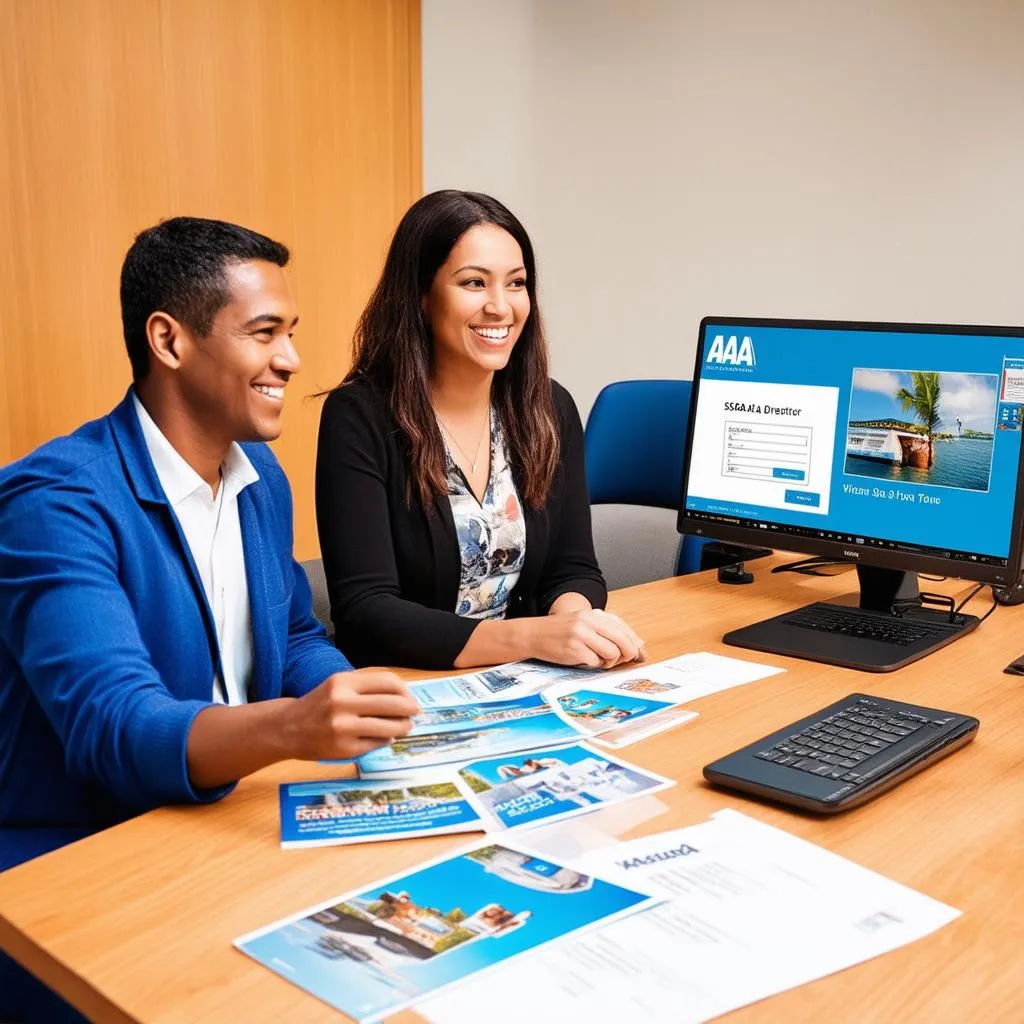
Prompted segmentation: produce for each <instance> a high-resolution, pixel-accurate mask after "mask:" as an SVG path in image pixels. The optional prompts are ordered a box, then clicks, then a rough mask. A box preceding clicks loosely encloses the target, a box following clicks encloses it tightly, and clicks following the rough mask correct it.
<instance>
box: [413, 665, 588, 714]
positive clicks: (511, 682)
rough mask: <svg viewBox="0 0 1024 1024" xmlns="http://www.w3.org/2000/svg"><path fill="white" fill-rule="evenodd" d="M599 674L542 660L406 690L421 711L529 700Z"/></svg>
mask: <svg viewBox="0 0 1024 1024" xmlns="http://www.w3.org/2000/svg"><path fill="white" fill-rule="evenodd" d="M599 673H600V669H590V668H572V667H569V666H566V665H547V664H545V663H544V662H542V661H513V662H509V663H508V664H506V665H496V666H495V667H494V668H488V669H484V670H482V671H480V672H468V673H466V674H465V675H459V676H445V677H444V678H442V679H428V680H426V681H424V682H421V683H411V684H410V685H409V690H410V692H411V693H412V695H413V696H414V697H415V698H416V700H417V701H419V704H420V707H421V708H424V709H426V708H432V707H444V706H448V705H452V704H483V703H487V702H489V701H499V700H511V699H514V698H517V697H529V696H531V695H532V694H535V693H540V691H541V690H544V689H546V688H547V687H549V686H552V685H553V684H554V683H559V682H565V681H566V680H568V679H586V678H587V677H589V676H593V675H597V674H599Z"/></svg>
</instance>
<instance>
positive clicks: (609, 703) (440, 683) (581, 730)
mask: <svg viewBox="0 0 1024 1024" xmlns="http://www.w3.org/2000/svg"><path fill="white" fill-rule="evenodd" d="M781 671H782V669H778V668H772V667H770V666H767V665H756V664H753V663H752V662H748V661H739V660H737V659H735V658H723V657H720V656H718V655H714V654H703V653H701V654H684V655H682V656H681V657H678V658H672V659H671V660H669V661H662V662H658V663H656V664H651V665H640V666H638V667H631V668H628V669H624V670H619V671H614V672H601V671H596V670H593V669H574V668H562V667H560V666H557V665H544V664H541V663H539V662H529V661H527V662H516V663H514V664H510V665H499V666H498V667H497V668H493V669H487V670H485V671H482V672H474V673H471V674H469V675H463V676H455V677H450V678H446V679H432V680H429V681H428V682H424V683H414V684H413V685H412V686H411V687H410V689H411V690H412V693H413V696H414V697H415V698H416V699H417V700H418V701H419V703H420V706H421V707H422V708H423V711H422V713H421V714H420V715H418V716H417V717H416V719H415V725H414V728H413V730H412V732H410V733H409V735H408V736H404V737H402V739H400V740H396V741H395V742H394V743H392V744H391V745H390V746H387V747H381V748H380V749H378V750H374V751H372V752H371V753H369V754H366V755H365V756H364V757H361V758H359V761H358V765H359V774H360V775H361V776H362V777H363V778H376V777H380V776H385V775H396V774H408V773H409V772H410V771H411V770H414V769H417V768H430V767H435V766H437V765H441V764H451V763H454V762H460V761H469V760H472V759H474V758H479V757H486V756H490V755H496V754H505V753H511V752H513V751H519V750H536V749H538V748H541V747H549V746H552V745H555V744H560V743H569V742H572V741H574V740H578V739H580V738H587V739H593V740H594V741H595V742H597V743H600V744H602V745H605V746H609V747H612V748H614V747H621V746H625V745H626V744H627V743H635V742H636V741H637V740H639V739H643V738H644V737H646V736H651V735H654V734H655V733H656V732H661V731H662V730H663V729H668V728H671V727H672V726H674V725H679V724H680V723H682V722H685V721H689V720H690V719H692V718H695V717H696V712H693V711H687V710H685V709H684V708H683V707H682V706H681V705H683V704H685V703H687V702H689V701H692V700H696V699H697V698H698V697H704V696H707V695H708V694H711V693H715V692H717V691H719V690H724V689H728V688H730V687H733V686H739V685H741V684H743V683H749V682H753V681H754V680H756V679H763V678H765V677H766V676H770V675H774V674H776V673H777V672H781Z"/></svg>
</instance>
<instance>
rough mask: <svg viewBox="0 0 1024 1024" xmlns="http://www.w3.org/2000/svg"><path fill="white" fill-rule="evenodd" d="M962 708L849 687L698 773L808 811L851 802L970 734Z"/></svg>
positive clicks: (972, 723)
mask: <svg viewBox="0 0 1024 1024" xmlns="http://www.w3.org/2000/svg"><path fill="white" fill-rule="evenodd" d="M977 731H978V720H977V719H976V718H971V717H969V716H967V715H959V714H954V713H953V712H949V711H939V710H936V709H935V708H925V707H919V706H917V705H915V704H903V703H901V702H899V701H894V700H886V699H884V698H881V697H870V696H868V695H867V694H863V693H853V694H850V696H849V697H846V698H845V699H844V700H841V701H838V702H837V703H835V704H832V705H830V706H829V707H827V708H823V709H822V710H821V711H819V712H817V713H816V714H814V715H811V716H809V717H808V718H804V719H801V720H800V721H798V722H794V723H792V724H791V725H789V726H787V727H785V728H783V729H779V730H777V731H776V732H774V733H771V734H770V735H768V736H765V737H764V739H762V740H759V741H758V742H757V743H752V744H750V745H749V746H747V747H744V748H743V749H742V750H737V751H736V752H735V753H733V754H729V755H728V756H727V757H724V758H722V759H721V760H719V761H716V762H715V763H714V764H710V765H708V766H707V767H706V768H705V769H704V776H705V778H707V779H708V780H709V781H710V782H714V783H717V784H718V785H723V786H728V787H730V788H733V789H740V790H743V791H744V792H748V793H754V794H757V795H759V796H767V797H771V798H772V799H774V800H779V801H781V802H783V803H790V804H795V805H796V806H798V807H804V808H806V809H808V810H815V811H822V812H825V813H833V812H835V811H842V810H846V809H848V808H850V807H856V806H857V805H858V804H862V803H864V802H865V801H867V800H870V799H871V798H872V797H873V796H876V795H878V794H879V793H881V792H884V790H886V789H888V788H890V787H891V786H894V785H896V783H897V782H901V781H902V780H903V779H904V778H907V777H909V776H910V775H913V774H915V773H916V772H918V771H920V770H921V769H922V768H925V767H927V766H928V765H929V764H931V763H932V762H933V761H936V760H938V759H939V758H940V757H944V756H945V755H946V754H948V753H950V752H952V751H953V750H955V749H957V747H960V746H963V745H964V744H965V743H968V742H970V740H972V739H974V736H975V734H976V733H977Z"/></svg>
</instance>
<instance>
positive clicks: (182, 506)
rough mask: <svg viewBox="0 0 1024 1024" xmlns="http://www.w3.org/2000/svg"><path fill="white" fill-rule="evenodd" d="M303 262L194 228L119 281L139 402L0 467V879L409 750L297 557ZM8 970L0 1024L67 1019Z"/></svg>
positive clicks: (400, 724)
mask: <svg viewBox="0 0 1024 1024" xmlns="http://www.w3.org/2000/svg"><path fill="white" fill-rule="evenodd" d="M287 262H288V250H287V249H286V248H285V247H284V246H283V245H280V244H279V243H277V242H274V241H272V240H270V239H269V238H266V237H264V236H263V235H259V234H256V233H255V232H252V231H249V230H247V229H245V228H241V227H238V226H236V225H233V224H226V223H224V222H221V221H212V220H200V219H197V218H190V217H179V218H175V219H173V220H168V221H165V222H164V223H162V224H159V225H158V226H156V227H154V228H150V229H149V230H147V231H144V232H142V234H140V235H139V236H138V238H137V239H136V240H135V243H134V244H133V245H132V247H131V249H130V250H129V252H128V254H127V256H126V257H125V261H124V266H123V268H122V272H121V308H122V319H123V325H124V335H125V341H126V344H127V348H128V355H129V358H130V360H131V364H132V372H133V377H134V383H133V385H132V387H131V388H129V390H128V393H127V395H126V396H125V398H124V400H123V401H122V402H121V403H120V405H118V406H117V408H115V409H114V410H113V412H111V413H110V414H109V415H107V416H104V417H103V418H101V419H98V420H95V421H93V422H91V423H87V424H85V425H84V426H83V427H81V428H79V429H78V430H77V431H75V432H74V433H73V434H71V435H69V436H68V437H61V438H57V439H56V440H54V441H51V442H49V443H48V444H46V445H44V446H43V447H42V448H40V449H38V450H37V451H35V452H33V453H31V454H30V455H28V456H26V457H25V458H24V459H21V460H20V461H18V462H15V463H13V464H11V465H10V466H7V467H6V468H4V469H2V470H0V870H3V869H5V868H7V867H11V866H12V865H14V864H17V863H19V862H21V861H24V860H27V859H29V858H31V857H34V856H36V855H38V854H40V853H44V852H46V851H47V850H51V849H53V848H55V847H57V846H60V845H62V844H64V843H67V842H71V841H72V840H74V839H76V838H79V837H81V836H84V835H87V834H88V833H90V832H95V831H97V830H99V829H101V828H104V827H106V826H108V825H112V824H115V823H116V822H119V821H122V820H124V819H125V818H128V817H130V816H132V815H134V814H137V813H140V812H142V811H146V810H149V809H151V808H153V807H156V806H159V805H161V804H165V803H206V802H210V801H213V800H217V799H218V798H220V797H222V796H224V795H225V794H227V793H228V792H229V791H230V789H231V788H232V786H233V784H234V782H235V781H236V780H237V779H239V778H241V777H242V776H244V775H247V774H249V773H250V772H252V771H255V770H257V769H259V768H262V767H264V766H266V765H267V764H271V763H273V762H275V761H279V760H282V759H285V758H300V759H309V760H314V759H320V758H330V759H334V758H348V757H354V756H358V755H359V754H362V753H366V752H367V751H369V750H371V749H373V748H374V747H377V746H380V745H382V744H385V743H388V742H390V741H391V740H392V739H393V738H395V737H397V736H401V735H404V734H405V733H406V732H407V731H408V730H409V728H410V727H411V721H410V718H411V716H412V715H413V714H414V713H415V712H416V710H417V706H416V703H415V701H413V699H412V698H411V697H410V696H409V693H408V691H407V690H406V688H405V687H404V685H403V684H402V683H401V682H400V680H399V679H398V678H397V677H396V676H394V675H393V674H391V673H389V672H382V671H376V670H368V671H365V672H352V671H349V669H350V668H351V666H350V665H349V663H348V661H347V660H346V659H345V658H344V657H343V656H342V655H341V654H340V653H339V652H338V651H337V650H336V649H335V648H334V647H333V645H332V644H331V643H330V642H329V641H328V639H327V637H326V635H325V633H324V631H323V629H322V628H321V626H320V625H319V624H318V623H317V621H316V620H315V618H314V617H313V614H312V608H311V597H310V590H309V585H308V584H307V582H306V578H305V575H304V574H303V571H302V569H301V567H300V566H298V565H297V563H296V562H295V561H294V559H293V558H292V551H291V545H292V508H291V495H290V492H289V488H288V483H287V481H286V479H285V477H284V474H283V473H282V471H281V468H280V467H279V465H278V464H277V461H276V459H275V458H274V456H273V454H272V453H271V452H270V450H269V448H267V447H266V445H265V444H263V443H262V442H266V441H271V440H273V439H274V438H276V437H277V436H278V435H279V433H280V431H281V418H282V408H283V397H284V393H285V389H286V388H287V386H288V383H289V380H290V379H291V377H292V375H293V374H294V373H296V372H297V371H298V369H299V357H298V354H297V352H296V350H295V347H294V345H293V342H292V335H293V333H294V331H295V326H296V324H297V322H298V316H297V314H296V309H295V303H294V300H293V298H292V295H291V291H290V289H289V287H288V280H287V277H286V275H285V271H284V267H285V265H286V264H287ZM51 998H52V997H51V996H50V995H49V994H48V993H46V992H45V990H43V989H42V988H41V986H37V985H36V983H34V982H32V981H31V980H30V979H28V977H27V976H26V975H24V974H23V973H21V972H19V971H18V970H17V969H16V968H15V967H14V966H13V964H11V962H10V961H5V960H4V957H3V956H2V954H0V1020H5V1021H6V1020H11V1019H13V1020H20V1019H27V1020H37V1019H38V1020H56V1019H64V1016H63V1015H64V1014H65V1009H64V1008H61V1007H56V1006H55V1005H51V1004H49V1003H47V1000H49V999H51Z"/></svg>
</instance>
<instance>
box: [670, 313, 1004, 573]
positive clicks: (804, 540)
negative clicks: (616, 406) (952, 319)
mask: <svg viewBox="0 0 1024 1024" xmlns="http://www.w3.org/2000/svg"><path fill="white" fill-rule="evenodd" d="M709 324H716V325H719V326H721V325H729V326H732V325H735V326H736V327H755V328H756V327H795V328H809V329H813V330H825V331H829V330H833V331H843V330H847V331H849V330H855V331H893V332H898V331H902V332H905V333H908V334H963V335H978V336H986V335H988V336H992V337H1010V338H1021V339H1024V327H996V326H991V325H972V324H921V323H897V322H883V321H864V320H861V321H858V320H802V319H788V318H786V319H782V318H775V317H744V316H705V317H703V318H702V319H701V322H700V328H699V331H698V335H697V351H696V354H695V359H694V368H693V378H692V380H693V390H692V392H691V395H690V411H689V422H688V429H687V434H686V451H685V453H684V457H683V477H682V481H681V485H680V492H679V511H678V515H677V520H676V528H677V530H678V531H679V532H680V533H686V534H693V535H696V536H698V537H706V538H709V539H714V540H721V541H727V542H728V541H732V542H735V543H738V544H755V545H768V546H770V547H773V548H781V549H783V550H786V551H798V552H805V553H806V554H808V555H821V556H825V557H829V558H835V559H837V560H845V561H854V559H851V558H850V557H849V554H848V552H850V551H856V552H857V554H858V556H859V557H858V558H857V559H856V560H855V561H856V563H857V564H860V565H871V566H878V567H879V568H882V569H896V570H902V571H905V572H918V573H927V574H929V575H936V576H951V577H953V578H956V579H965V580H973V581H975V582H978V583H991V584H995V585H996V586H1007V585H1010V584H1012V583H1014V582H1016V580H1017V579H1018V577H1019V576H1020V566H1021V555H1022V548H1024V439H1022V445H1021V456H1020V458H1019V459H1018V462H1017V489H1016V493H1015V496H1014V509H1013V520H1012V526H1011V530H1012V536H1011V538H1010V554H1009V558H1008V560H1007V564H1006V566H998V565H991V564H987V563H982V562H971V561H964V560H960V559H951V558H942V557H936V556H932V555H925V554H919V553H916V552H908V551H902V550H891V549H888V548H877V547H872V546H869V545H866V544H857V543H855V542H854V543H849V542H846V541H836V540H830V539H828V538H819V537H805V536H801V535H799V534H795V533H789V532H787V531H786V528H785V526H784V525H783V524H782V523H776V524H775V526H776V527H777V528H776V529H768V530H762V529H753V528H750V527H745V526H734V525H732V524H730V523H721V522H711V521H708V520H705V519H700V518H694V517H693V515H692V514H691V513H690V512H688V511H687V509H686V491H687V485H688V483H689V476H690V455H691V452H692V449H693V443H694V433H695V431H694V428H695V426H696V420H697V398H698V395H699V393H700V382H701V369H702V367H703V360H702V358H701V357H702V356H703V354H704V342H705V334H706V331H707V328H708V325H709ZM770 522H771V521H770V520H769V523H770ZM887 540H888V539H887ZM844 552H845V553H844ZM979 554H980V553H979Z"/></svg>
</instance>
